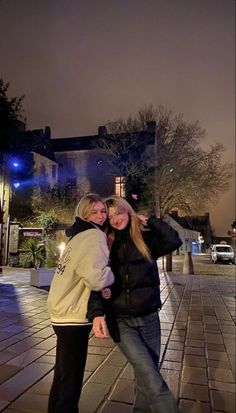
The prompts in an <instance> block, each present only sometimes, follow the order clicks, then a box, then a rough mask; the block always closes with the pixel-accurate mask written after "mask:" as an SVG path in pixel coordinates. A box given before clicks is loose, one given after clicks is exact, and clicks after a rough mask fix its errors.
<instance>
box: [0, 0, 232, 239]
mask: <svg viewBox="0 0 236 413" xmlns="http://www.w3.org/2000/svg"><path fill="white" fill-rule="evenodd" d="M234 16H235V1H234V0H40V1H38V0H20V1H19V0H0V77H2V78H3V80H4V81H9V82H10V84H11V87H10V90H9V94H10V95H12V96H14V95H17V96H20V95H23V94H25V99H24V109H25V115H26V118H27V127H28V128H29V129H40V128H44V127H45V126H46V125H49V126H50V127H51V129H52V136H53V137H54V138H55V137H66V136H80V135H87V134H88V135H89V134H96V133H97V128H98V126H100V125H103V124H104V123H106V122H107V121H108V120H115V119H117V118H119V117H127V116H128V115H129V114H131V115H132V114H135V113H136V112H137V110H138V109H139V108H140V107H142V106H144V105H145V104H147V105H149V104H153V105H154V106H155V105H159V104H161V105H163V106H166V107H167V108H169V109H171V110H172V111H173V112H174V113H175V114H177V113H183V114H184V118H185V120H187V121H195V120H199V122H200V124H201V126H202V127H203V128H205V129H206V132H207V135H206V138H205V144H204V145H209V144H211V143H214V142H222V143H223V144H224V146H225V148H226V151H225V155H224V159H225V161H230V162H234V161H235V159H234V158H235V146H234V145H235V144H234V139H235V78H234V71H235V55H234V47H235V44H234V33H235V17H234ZM234 210H235V203H234V193H233V189H231V190H230V191H228V192H227V193H225V194H224V195H221V197H220V199H219V201H218V203H217V205H216V206H215V207H211V208H210V216H211V223H212V225H213V227H214V228H215V231H216V234H217V235H222V236H225V235H226V232H227V230H228V229H230V226H231V223H232V222H233V220H234V215H235V213H234Z"/></svg>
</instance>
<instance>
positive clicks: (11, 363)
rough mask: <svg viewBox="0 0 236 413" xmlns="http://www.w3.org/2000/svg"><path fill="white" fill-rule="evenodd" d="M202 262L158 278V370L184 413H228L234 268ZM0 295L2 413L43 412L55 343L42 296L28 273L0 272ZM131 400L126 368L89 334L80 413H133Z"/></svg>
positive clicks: (107, 344) (112, 349) (110, 346)
mask: <svg viewBox="0 0 236 413" xmlns="http://www.w3.org/2000/svg"><path fill="white" fill-rule="evenodd" d="M206 263H207V264H208V259H207V258H206V257H204V256H203V257H202V258H201V257H200V258H198V259H195V258H194V265H195V267H196V274H195V275H188V276H183V275H181V273H180V272H178V271H180V270H181V262H180V258H176V259H174V265H173V269H174V270H175V271H177V272H173V273H169V274H166V273H162V274H161V295H162V301H163V309H162V311H161V312H160V318H161V325H162V354H161V371H162V374H163V376H164V378H165V379H166V381H167V383H168V384H169V386H170V388H171V390H172V391H173V393H174V394H175V396H176V397H177V398H178V400H179V405H180V407H181V410H182V412H183V413H200V412H201V413H217V412H230V413H233V412H235V402H234V397H235V385H234V383H235V329H234V326H235V323H234V321H235V278H234V272H235V266H227V265H224V266H222V265H219V266H216V265H213V264H210V265H206ZM159 267H160V268H161V263H160V265H159ZM204 271H207V272H208V273H209V272H211V274H210V275H209V274H208V275H205V274H204ZM0 297H1V299H0V411H1V412H4V413H26V412H28V413H46V407H47V399H48V393H49V389H50V385H51V380H52V370H53V364H54V358H55V344H56V343H55V336H54V334H53V330H52V328H51V326H50V321H49V319H48V314H47V312H46V299H47V292H46V291H44V290H42V289H37V288H34V287H30V286H29V271H28V270H23V269H11V268H4V270H3V275H2V276H1V277H0ZM132 401H133V372H132V368H131V366H130V365H129V364H127V362H126V359H125V358H124V357H123V356H122V354H121V353H120V352H119V350H118V349H117V347H116V346H115V345H114V343H113V342H112V340H111V339H105V340H101V339H97V338H95V337H94V336H92V335H91V337H90V341H89V352H88V359H87V364H86V371H85V377H84V387H83V392H82V397H81V401H80V413H95V412H97V413H98V412H99V413H131V411H132ZM147 413H148V412H147ZM163 413H168V412H163Z"/></svg>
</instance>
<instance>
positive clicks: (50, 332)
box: [33, 327, 56, 340]
mask: <svg viewBox="0 0 236 413" xmlns="http://www.w3.org/2000/svg"><path fill="white" fill-rule="evenodd" d="M52 335H54V332H53V329H52V327H46V328H42V330H39V331H38V332H37V333H35V334H34V335H33V337H40V338H48V337H50V336H52ZM54 339H55V340H56V338H55V337H54Z"/></svg>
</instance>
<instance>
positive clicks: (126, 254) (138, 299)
mask: <svg viewBox="0 0 236 413" xmlns="http://www.w3.org/2000/svg"><path fill="white" fill-rule="evenodd" d="M142 235H143V239H144V241H145V243H146V244H147V246H148V248H149V251H150V253H151V256H152V262H149V261H148V260H146V259H145V258H144V257H143V255H142V254H141V253H140V252H139V250H138V249H137V248H136V246H135V245H134V243H133V241H132V239H131V238H130V235H129V228H126V229H125V230H122V231H116V233H115V241H114V242H113V245H112V250H111V256H110V258H111V263H110V265H111V268H112V271H113V273H114V275H115V282H114V284H113V285H112V286H111V290H112V297H111V300H103V301H104V302H105V307H109V306H107V304H108V303H106V301H109V302H111V309H112V311H113V312H114V314H115V315H118V316H133V317H138V316H144V315H147V314H151V313H153V312H155V311H156V310H157V309H158V308H160V307H161V300H160V288H159V284H160V279H159V274H158V268H157V264H156V260H157V259H158V258H159V257H161V256H163V255H166V254H169V253H170V252H173V251H174V250H176V249H177V248H179V247H180V246H181V245H182V241H181V240H180V238H179V235H178V233H177V232H176V231H175V230H174V229H173V228H171V227H170V226H169V225H168V224H166V223H165V222H163V221H161V220H160V219H158V218H156V217H151V218H149V219H148V228H147V230H145V231H143V232H142ZM88 310H89V318H90V319H93V318H94V317H96V316H99V315H102V314H103V313H104V309H102V307H101V299H100V298H99V293H92V295H91V298H90V301H89V309H88ZM105 311H107V309H106V308H105ZM108 311H109V310H108ZM108 327H109V326H108Z"/></svg>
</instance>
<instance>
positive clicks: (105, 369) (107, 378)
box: [89, 364, 122, 385]
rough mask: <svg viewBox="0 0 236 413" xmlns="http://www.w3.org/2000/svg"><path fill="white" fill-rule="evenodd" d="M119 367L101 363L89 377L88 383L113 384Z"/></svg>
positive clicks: (119, 369)
mask: <svg viewBox="0 0 236 413" xmlns="http://www.w3.org/2000/svg"><path fill="white" fill-rule="evenodd" d="M121 369H122V368H121V367H118V366H116V368H114V366H108V365H106V364H103V365H102V366H101V367H99V368H98V369H97V370H96V372H95V373H94V374H93V375H92V377H91V378H90V379H89V382H90V383H102V384H111V385H112V384H113V383H114V382H115V380H116V379H117V377H118V376H119V374H120V372H121Z"/></svg>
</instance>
